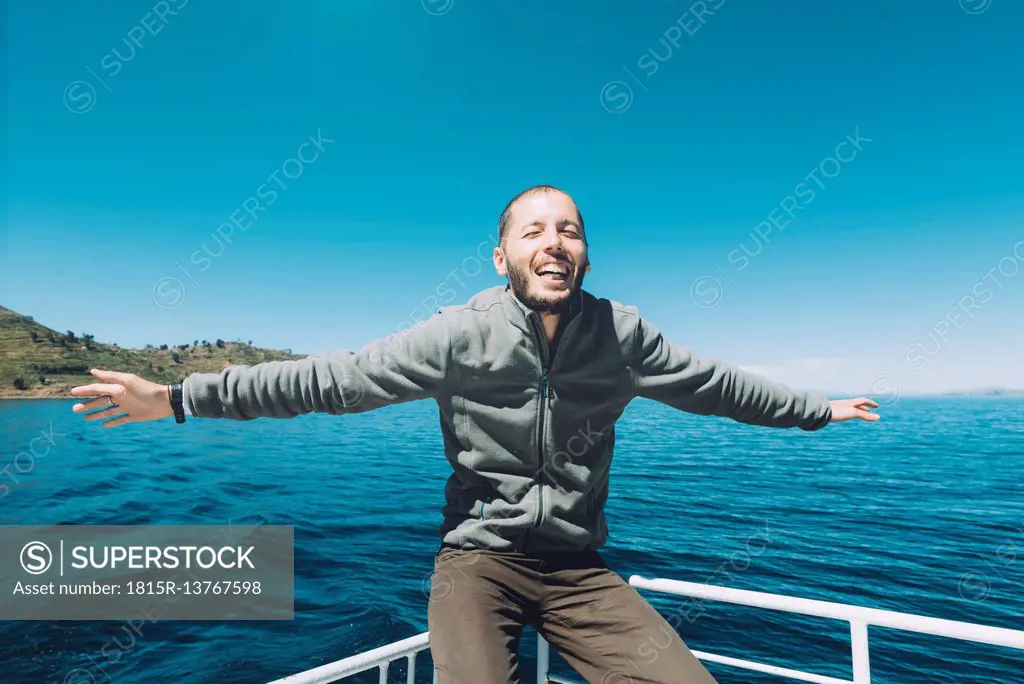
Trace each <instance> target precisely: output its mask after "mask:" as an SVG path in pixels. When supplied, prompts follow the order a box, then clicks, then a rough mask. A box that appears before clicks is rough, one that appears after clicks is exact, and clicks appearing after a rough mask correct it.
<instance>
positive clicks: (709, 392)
mask: <svg viewBox="0 0 1024 684" xmlns="http://www.w3.org/2000/svg"><path fill="white" fill-rule="evenodd" d="M635 335H636V337H635V346H634V354H635V356H634V357H633V360H634V363H633V378H634V393H635V395H636V396H640V397H646V398H649V399H654V400H655V401H659V402H661V403H663V404H667V405H668V406H672V407H673V408H677V409H680V410H682V411H686V412H688V413H696V414H700V415H705V416H707V415H714V416H723V417H726V418H731V419H733V420H735V421H738V422H741V423H748V424H751V425H761V426H765V427H777V428H789V427H799V428H801V429H802V430H808V431H810V430H818V429H821V428H823V427H825V426H826V425H828V424H829V422H830V421H831V420H832V407H831V404H830V403H829V401H828V399H826V398H825V397H822V396H818V395H813V394H809V393H806V392H801V391H797V390H794V389H791V388H789V387H787V386H785V385H781V384H779V383H776V382H772V381H770V380H768V379H767V378H764V377H762V376H760V375H756V374H754V373H750V372H747V371H744V370H741V369H739V368H737V367H735V366H731V365H729V364H726V363H721V362H719V361H716V360H714V359H710V358H707V357H703V356H698V355H697V354H695V353H693V352H692V351H691V350H689V349H687V348H685V347H680V346H676V345H673V344H672V343H671V342H669V341H668V340H667V339H666V338H665V337H664V336H663V335H662V334H661V332H659V331H658V330H657V329H656V328H654V327H653V326H651V325H650V324H648V323H647V322H646V321H644V320H643V319H642V318H640V317H637V328H636V333H635Z"/></svg>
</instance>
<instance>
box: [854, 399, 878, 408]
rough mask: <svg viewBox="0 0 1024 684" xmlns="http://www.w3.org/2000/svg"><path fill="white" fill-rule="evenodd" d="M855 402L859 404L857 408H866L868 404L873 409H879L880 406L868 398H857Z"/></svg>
mask: <svg viewBox="0 0 1024 684" xmlns="http://www.w3.org/2000/svg"><path fill="white" fill-rule="evenodd" d="M855 401H856V402H857V406H864V405H865V404H867V405H868V406H870V407H871V408H878V404H877V403H875V401H874V400H873V399H868V398H867V397H857V399H855Z"/></svg>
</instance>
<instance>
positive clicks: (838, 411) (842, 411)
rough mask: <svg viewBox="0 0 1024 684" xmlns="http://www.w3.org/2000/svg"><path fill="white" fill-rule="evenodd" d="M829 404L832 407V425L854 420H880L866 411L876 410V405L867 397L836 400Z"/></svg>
mask: <svg viewBox="0 0 1024 684" xmlns="http://www.w3.org/2000/svg"><path fill="white" fill-rule="evenodd" d="M829 403H830V404H831V405H832V421H831V422H833V423H841V422H843V421H844V420H853V419H855V418H859V419H861V420H867V421H875V420H878V419H879V418H881V416H880V415H878V414H877V413H871V412H870V411H868V408H869V407H870V408H878V404H876V403H875V402H873V401H871V400H870V399H868V398H867V397H857V398H856V399H836V400H835V401H831V402H829Z"/></svg>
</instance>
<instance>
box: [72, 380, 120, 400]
mask: <svg viewBox="0 0 1024 684" xmlns="http://www.w3.org/2000/svg"><path fill="white" fill-rule="evenodd" d="M122 391H124V385H105V384H101V383H94V384H92V385H79V386H78V387H72V388H71V394H73V395H74V396H76V397H81V396H86V395H90V396H91V395H94V394H99V395H102V396H107V397H112V396H114V395H116V394H119V393H120V392H122Z"/></svg>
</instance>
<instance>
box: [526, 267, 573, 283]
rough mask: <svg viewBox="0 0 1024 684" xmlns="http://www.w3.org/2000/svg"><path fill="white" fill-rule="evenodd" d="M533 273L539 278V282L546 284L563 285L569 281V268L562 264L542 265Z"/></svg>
mask: <svg viewBox="0 0 1024 684" xmlns="http://www.w3.org/2000/svg"><path fill="white" fill-rule="evenodd" d="M534 273H536V274H537V276H539V277H540V279H541V282H544V283H548V284H563V283H566V282H568V280H569V266H568V264H566V263H564V262H554V263H550V264H544V265H543V266H540V267H539V268H537V270H536V271H534Z"/></svg>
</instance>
